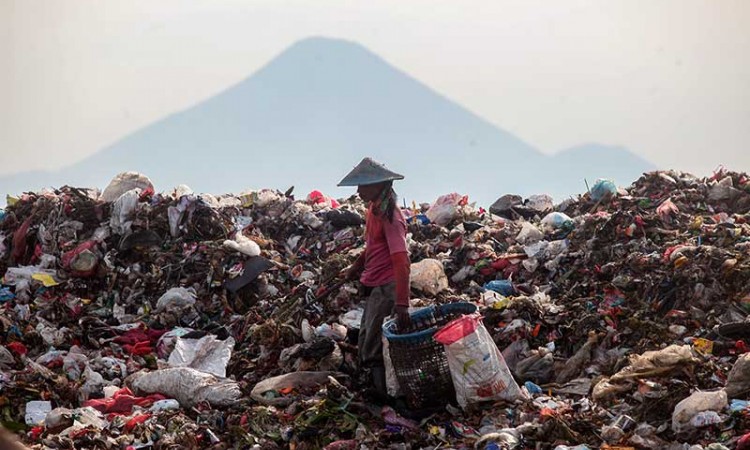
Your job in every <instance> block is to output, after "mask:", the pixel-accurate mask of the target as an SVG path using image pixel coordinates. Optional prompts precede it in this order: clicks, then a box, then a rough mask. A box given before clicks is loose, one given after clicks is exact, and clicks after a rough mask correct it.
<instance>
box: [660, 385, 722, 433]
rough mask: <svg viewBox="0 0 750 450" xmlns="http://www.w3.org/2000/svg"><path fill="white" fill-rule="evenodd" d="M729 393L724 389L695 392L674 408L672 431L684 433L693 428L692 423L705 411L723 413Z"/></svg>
mask: <svg viewBox="0 0 750 450" xmlns="http://www.w3.org/2000/svg"><path fill="white" fill-rule="evenodd" d="M727 405H728V404H727V393H726V391H725V390H724V389H721V390H719V391H714V392H702V391H696V392H693V394H692V395H690V397H688V398H686V399H684V400H682V401H681V402H680V403H678V404H677V406H675V407H674V412H673V413H672V431H674V432H675V433H682V432H683V431H687V430H689V429H691V428H693V425H692V424H691V423H690V421H691V420H692V419H693V417H695V416H696V415H698V413H702V412H704V411H721V410H723V409H724V408H726V407H727Z"/></svg>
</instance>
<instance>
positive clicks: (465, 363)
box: [434, 314, 526, 408]
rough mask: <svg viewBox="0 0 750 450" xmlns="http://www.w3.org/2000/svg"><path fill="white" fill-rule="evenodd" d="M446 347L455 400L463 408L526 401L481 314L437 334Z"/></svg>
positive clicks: (454, 322)
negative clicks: (480, 403)
mask: <svg viewBox="0 0 750 450" xmlns="http://www.w3.org/2000/svg"><path fill="white" fill-rule="evenodd" d="M434 339H435V340H436V341H437V342H440V343H441V344H443V345H444V346H445V353H446V356H447V358H448V367H449V368H450V371H451V378H452V379H453V386H454V387H455V389H456V400H457V401H458V404H459V405H460V406H461V407H462V408H466V406H468V405H469V404H471V403H477V402H481V401H487V400H508V401H514V400H517V399H520V398H525V397H526V394H525V393H524V392H523V391H522V390H521V389H520V388H519V387H518V384H517V383H516V380H514V379H513V376H512V375H511V373H510V370H509V369H508V366H507V365H506V364H505V360H504V359H503V355H502V354H501V353H500V350H498V348H497V346H496V345H495V342H494V341H493V340H492V336H490V334H489V333H488V332H487V329H486V328H485V327H484V325H483V324H482V322H481V316H480V315H479V314H473V315H466V316H462V317H460V318H458V319H456V320H454V321H452V322H450V323H448V325H446V326H445V327H443V328H442V329H440V330H439V331H438V332H437V333H435V336H434Z"/></svg>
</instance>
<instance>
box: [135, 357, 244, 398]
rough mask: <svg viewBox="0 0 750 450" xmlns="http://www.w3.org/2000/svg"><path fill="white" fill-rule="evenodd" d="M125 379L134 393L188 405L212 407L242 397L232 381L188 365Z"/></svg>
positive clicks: (143, 373)
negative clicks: (156, 396)
mask: <svg viewBox="0 0 750 450" xmlns="http://www.w3.org/2000/svg"><path fill="white" fill-rule="evenodd" d="M128 381H129V383H130V386H131V388H132V389H133V392H135V393H136V394H137V395H142V394H162V395H164V396H166V397H171V398H174V399H175V400H177V401H178V402H180V405H182V406H184V407H188V408H189V407H192V406H193V405H196V404H198V403H201V402H208V403H210V404H211V405H212V406H231V405H234V404H236V403H237V402H238V401H239V400H240V397H241V396H242V391H240V386H239V384H237V382H236V381H232V380H228V379H225V378H219V377H217V376H215V375H212V374H210V373H205V372H201V371H199V370H196V369H193V368H190V367H171V368H168V369H162V370H157V371H154V372H138V373H136V374H134V375H133V376H132V378H130V379H129V380H128Z"/></svg>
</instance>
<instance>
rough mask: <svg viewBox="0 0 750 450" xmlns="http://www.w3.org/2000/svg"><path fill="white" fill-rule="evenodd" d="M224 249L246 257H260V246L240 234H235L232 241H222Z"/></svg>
mask: <svg viewBox="0 0 750 450" xmlns="http://www.w3.org/2000/svg"><path fill="white" fill-rule="evenodd" d="M224 247H226V248H230V249H232V250H234V251H236V252H240V253H242V254H244V255H247V256H258V255H260V246H258V244H257V243H256V242H255V241H253V240H252V239H250V238H249V237H247V236H245V235H244V234H242V233H236V234H235V236H234V240H231V239H227V240H225V241H224Z"/></svg>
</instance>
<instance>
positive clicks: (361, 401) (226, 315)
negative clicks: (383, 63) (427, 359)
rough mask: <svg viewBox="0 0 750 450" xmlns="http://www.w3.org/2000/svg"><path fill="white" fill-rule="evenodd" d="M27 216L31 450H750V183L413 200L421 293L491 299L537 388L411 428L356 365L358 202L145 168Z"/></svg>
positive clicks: (653, 176)
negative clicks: (160, 182) (352, 275)
mask: <svg viewBox="0 0 750 450" xmlns="http://www.w3.org/2000/svg"><path fill="white" fill-rule="evenodd" d="M8 205H9V206H8V207H7V208H6V209H5V210H4V211H2V212H0V256H1V257H0V273H2V274H3V279H2V286H0V305H2V310H1V311H0V324H1V325H2V334H1V335H0V336H2V338H1V339H0V343H1V344H2V345H0V406H1V407H2V417H1V418H0V421H2V423H3V425H4V426H5V427H6V428H8V429H10V430H12V431H14V432H16V433H17V434H19V435H20V436H21V437H22V439H23V441H24V442H25V443H26V444H27V445H28V446H29V447H30V448H56V449H57V448H59V449H72V448H76V449H83V448H97V449H140V448H153V449H178V448H195V449H198V448H201V449H203V448H216V449H227V448H264V449H266V448H267V449H271V448H293V449H307V448H328V449H358V448H369V449H372V448H401V449H408V448H414V449H416V448H432V449H435V448H438V447H443V448H482V449H497V448H502V449H525V448H529V449H535V448H540V449H541V448H550V449H553V448H554V449H559V450H565V449H576V450H583V449H595V448H610V449H617V448H619V449H625V448H639V449H640V448H668V449H701V448H705V449H724V448H737V449H748V448H750V434H748V431H750V401H748V400H749V399H750V396H749V395H748V394H749V393H750V321H749V320H748V315H749V314H750V224H748V223H747V220H748V218H750V215H749V213H750V178H748V176H747V175H744V174H739V173H732V172H727V171H720V172H718V173H716V174H714V175H713V176H712V177H710V178H695V177H693V176H690V175H687V174H683V173H678V172H654V173H649V174H645V175H644V176H643V177H642V178H640V179H639V180H637V181H636V182H635V183H634V184H633V185H632V186H630V187H629V188H627V189H618V188H616V187H615V186H614V184H613V183H611V182H607V181H606V180H600V181H598V182H597V183H596V184H595V185H594V186H593V187H592V189H591V191H590V192H588V193H586V194H584V195H582V196H580V197H579V198H576V199H570V200H568V201H565V202H563V203H562V204H559V205H553V203H552V200H551V199H550V198H549V197H548V196H545V195H538V196H533V197H531V198H529V199H522V198H520V197H518V196H514V195H506V196H503V197H501V198H500V199H498V201H497V202H495V204H493V205H492V206H491V207H490V208H489V211H487V210H485V209H483V208H478V207H476V206H475V205H472V204H470V203H469V200H468V198H466V197H465V196H461V195H458V194H449V195H446V196H442V197H440V198H439V199H438V201H436V202H435V203H434V204H423V205H416V204H415V205H412V206H411V207H410V208H405V210H404V212H405V214H407V215H408V223H409V236H408V242H409V247H410V252H411V259H412V262H413V263H414V265H413V267H412V275H411V285H412V306H413V307H414V308H418V307H422V306H427V305H434V304H444V303H449V302H459V301H460V302H471V303H474V304H476V305H478V306H479V307H480V311H481V313H482V317H483V323H484V326H485V327H486V329H487V331H488V332H489V333H490V334H491V336H492V339H493V340H494V342H495V343H496V344H497V346H498V348H499V349H500V350H502V355H503V357H504V359H505V362H507V365H508V367H509V369H510V371H511V373H512V376H513V377H514V379H515V381H516V382H517V383H518V385H519V386H521V389H523V390H524V393H525V394H527V395H524V396H523V397H522V398H521V399H519V400H517V401H514V402H509V401H503V400H500V401H496V402H485V403H481V404H477V405H469V406H468V407H466V408H464V409H462V408H459V407H458V406H457V404H456V403H455V399H452V400H453V404H449V405H448V406H446V408H445V409H444V410H442V411H440V412H437V413H434V414H432V415H430V416H427V417H421V418H416V419H415V418H413V417H412V418H408V417H406V416H408V413H407V412H406V411H398V412H397V411H396V410H394V409H393V408H390V407H387V406H386V407H380V406H375V405H374V404H373V403H372V402H371V401H369V399H368V397H367V395H366V394H365V391H366V383H365V382H364V381H365V378H364V377H362V376H361V375H360V373H359V371H358V370H357V367H356V365H357V363H356V361H357V358H356V333H357V329H358V327H359V320H360V318H361V309H359V308H360V307H361V305H359V302H360V299H361V298H362V295H361V293H360V292H359V286H358V285H357V284H356V283H346V284H341V283H337V282H336V276H337V274H338V273H340V271H341V270H343V269H344V268H345V267H347V266H348V265H349V264H350V263H351V262H352V261H353V260H354V259H355V257H356V256H357V255H358V253H359V252H361V251H362V241H363V239H362V236H363V231H364V227H363V222H364V221H363V217H364V210H365V205H364V204H363V203H362V202H361V201H359V200H358V199H356V198H355V197H352V198H349V199H345V200H338V201H337V200H333V199H331V198H330V197H326V196H325V195H323V194H322V193H320V192H313V193H311V194H310V195H308V196H307V197H306V198H305V199H301V200H295V199H294V198H293V196H292V195H291V192H287V193H281V192H277V191H272V190H261V191H255V192H249V193H246V194H241V195H222V196H212V195H208V194H200V195H198V194H195V193H193V192H192V191H191V190H190V188H188V187H187V186H179V187H177V188H176V189H175V190H174V191H172V192H170V193H156V192H154V189H153V184H152V183H151V182H150V180H148V178H146V177H145V176H143V175H139V174H134V173H126V174H121V175H118V177H116V178H115V179H114V180H113V181H112V183H111V184H110V186H108V187H107V189H105V191H104V192H103V193H99V192H98V191H97V190H95V189H79V188H73V187H69V186H66V187H62V188H60V189H58V190H54V191H45V192H41V193H26V194H24V195H22V196H20V197H19V198H10V197H9V198H8ZM332 286H336V287H337V288H336V289H331V287H332ZM462 406H464V405H462Z"/></svg>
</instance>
